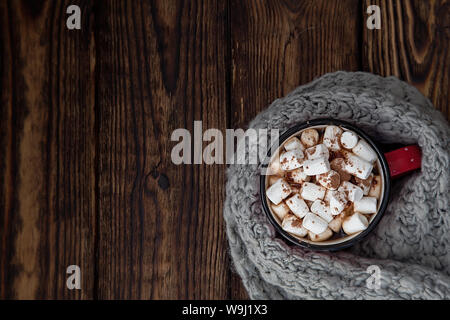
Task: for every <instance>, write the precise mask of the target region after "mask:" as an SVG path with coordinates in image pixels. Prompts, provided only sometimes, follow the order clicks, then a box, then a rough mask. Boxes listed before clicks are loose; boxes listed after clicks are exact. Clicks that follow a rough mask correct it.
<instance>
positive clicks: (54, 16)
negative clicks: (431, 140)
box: [0, 0, 450, 299]
mask: <svg viewBox="0 0 450 320" xmlns="http://www.w3.org/2000/svg"><path fill="white" fill-rule="evenodd" d="M70 4H77V5H79V6H80V7H81V10H82V28H81V30H68V29H67V28H66V19H67V17H68V15H67V14H66V8H67V7H68V6H69V5H70ZM369 4H378V5H380V7H381V15H382V16H381V17H382V29H381V30H368V29H367V28H366V27H365V22H366V19H367V14H366V8H367V5H369ZM449 21H450V2H449V1H445V0H439V1H421V0H414V1H408V0H404V1H403V0H398V1H393V0H387V1H380V0H373V1H367V0H348V1H342V0H339V1H330V0H320V1H318V0H315V1H312V0H311V1H235V0H228V1H202V0H197V1H181V0H180V1H134V0H133V1H125V0H123V1H119V0H111V1H88V0H86V1H81V0H75V1H67V0H65V1H42V2H41V1H24V0H21V1H19V0H10V1H6V0H2V1H0V83H1V92H0V110H1V111H0V112H1V117H0V154H1V155H2V156H1V157H0V183H1V186H0V190H1V193H0V237H1V241H0V298H41V299H54V298H60V299H96V298H98V299H131V298H132V299H164V298H170V299H239V298H247V294H246V293H245V290H244V288H243V286H242V284H241V281H240V279H239V277H238V276H237V275H236V274H235V273H234V272H233V271H232V266H231V261H230V258H229V255H228V252H227V250H228V246H227V241H226V234H225V228H224V221H223V218H222V203H223V200H224V197H225V189H224V184H225V166H224V165H213V166H211V165H205V164H203V165H178V166H177V165H174V164H173V163H172V161H171V158H170V154H171V149H172V147H173V146H174V145H175V143H173V142H171V141H170V136H171V133H172V132H173V131H174V130H175V129H177V128H186V129H188V130H189V131H191V132H193V123H194V120H202V121H203V129H204V130H206V129H208V128H217V129H219V130H221V131H222V132H224V131H225V129H226V128H245V126H246V125H247V123H248V121H249V120H251V119H252V118H253V117H254V116H255V115H256V114H257V113H258V112H260V111H261V110H263V109H264V108H266V107H267V106H268V105H269V104H270V102H272V101H273V100H274V99H276V98H278V97H281V96H283V95H285V94H286V93H288V92H289V91H290V90H292V89H294V88H295V87H296V86H298V85H300V84H304V83H307V82H309V81H311V80H312V79H314V78H315V77H317V76H320V75H321V74H323V73H326V72H331V71H336V70H349V71H354V70H364V71H370V72H374V73H377V74H381V75H396V76H398V77H400V78H402V79H404V80H406V81H408V82H410V83H411V84H413V85H415V86H416V87H417V88H418V89H419V90H420V91H421V92H423V93H424V94H425V95H426V96H428V97H429V98H430V99H431V101H432V102H433V103H434V105H435V106H436V108H438V109H439V110H441V111H442V112H443V113H444V115H445V116H446V118H447V119H448V118H450V110H449V107H448V103H449V89H450V88H449V86H450V85H449V75H450V62H449V61H450V53H449V42H450V25H449ZM72 264H75V265H79V266H80V268H81V271H82V278H81V280H82V281H81V282H82V283H81V286H82V289H81V290H68V289H67V287H66V279H67V276H68V275H67V274H66V268H67V267H68V266H69V265H72Z"/></svg>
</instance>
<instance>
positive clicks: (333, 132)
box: [323, 126, 342, 151]
mask: <svg viewBox="0 0 450 320" xmlns="http://www.w3.org/2000/svg"><path fill="white" fill-rule="evenodd" d="M341 134H342V129H341V128H339V127H337V126H328V127H326V128H325V132H324V134H323V144H324V145H326V146H327V147H328V149H330V150H332V151H338V150H340V149H341V146H340V145H339V137H340V135H341Z"/></svg>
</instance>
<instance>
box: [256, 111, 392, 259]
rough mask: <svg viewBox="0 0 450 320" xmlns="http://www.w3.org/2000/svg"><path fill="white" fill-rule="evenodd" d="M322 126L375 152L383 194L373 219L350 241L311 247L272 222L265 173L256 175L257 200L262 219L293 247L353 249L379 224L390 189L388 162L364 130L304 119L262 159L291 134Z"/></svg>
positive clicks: (332, 121) (338, 122) (339, 122)
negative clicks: (350, 133) (345, 132)
mask: <svg viewBox="0 0 450 320" xmlns="http://www.w3.org/2000/svg"><path fill="white" fill-rule="evenodd" d="M322 125H337V126H340V127H342V128H345V129H348V130H352V131H354V132H355V133H357V134H358V135H359V136H360V137H361V138H363V139H364V140H366V142H367V143H369V145H370V146H371V147H372V148H373V150H374V151H375V153H376V154H377V156H378V160H379V162H380V167H381V168H380V169H381V171H382V172H381V173H382V175H383V179H384V185H383V195H382V197H381V199H382V201H381V204H380V206H379V208H378V211H377V213H376V215H375V217H374V218H373V219H372V221H371V222H370V223H369V225H368V227H367V229H365V230H363V231H361V232H360V233H358V234H357V235H356V236H354V237H352V238H350V239H347V240H345V241H342V242H338V243H333V244H314V243H310V242H306V241H301V240H300V239H298V238H296V237H294V236H293V235H291V234H290V233H289V232H287V231H285V230H284V229H283V228H282V227H281V224H280V223H279V222H278V221H276V220H275V218H274V216H273V214H272V211H271V210H270V208H269V204H268V203H267V196H266V177H267V175H265V174H261V175H260V199H261V203H262V207H263V210H264V212H265V214H266V216H267V217H268V219H269V221H270V222H271V224H272V225H273V226H274V227H275V229H276V230H277V232H278V233H279V234H281V235H282V236H283V237H284V238H285V239H286V240H288V241H289V242H291V243H293V244H295V245H298V246H300V247H303V248H305V249H310V250H317V251H338V250H342V249H346V248H349V247H351V246H353V245H354V244H355V243H357V242H359V241H361V240H363V239H364V238H366V237H367V236H368V235H369V234H370V232H371V231H372V230H373V229H374V228H375V227H376V226H377V224H378V223H379V222H380V220H381V217H382V216H383V215H384V213H385V211H386V208H387V205H388V203H389V195H390V188H391V176H390V173H389V166H388V163H387V161H386V158H385V157H384V153H383V152H381V150H380V148H379V147H378V146H377V145H376V144H375V142H374V141H373V140H372V138H371V137H369V136H368V135H367V134H366V133H365V132H364V131H362V130H361V129H359V128H357V127H355V126H354V125H353V124H351V123H349V122H347V121H343V120H338V119H331V118H320V119H314V120H308V121H306V122H303V123H299V124H297V125H294V126H292V127H290V128H289V129H287V130H286V131H284V132H283V133H282V134H281V135H280V136H279V138H278V143H273V144H272V146H271V148H270V149H269V152H268V153H267V157H268V159H266V162H265V163H268V164H269V163H270V160H271V158H272V154H274V153H275V152H277V151H278V150H279V148H280V147H281V145H282V144H283V142H284V141H286V140H287V139H288V138H289V137H291V136H292V135H294V134H296V133H299V132H300V131H301V130H305V129H307V128H310V127H314V126H322ZM272 151H273V152H272ZM267 160H268V161H267Z"/></svg>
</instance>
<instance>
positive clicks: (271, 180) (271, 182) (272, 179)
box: [269, 176, 281, 186]
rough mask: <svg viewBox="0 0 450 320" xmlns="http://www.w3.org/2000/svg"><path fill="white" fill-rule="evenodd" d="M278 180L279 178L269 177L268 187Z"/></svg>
mask: <svg viewBox="0 0 450 320" xmlns="http://www.w3.org/2000/svg"><path fill="white" fill-rule="evenodd" d="M280 178H281V177H280V176H269V186H271V185H273V184H274V183H275V182H277V181H278V179H280Z"/></svg>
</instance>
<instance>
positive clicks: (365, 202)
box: [354, 197, 377, 213]
mask: <svg viewBox="0 0 450 320" xmlns="http://www.w3.org/2000/svg"><path fill="white" fill-rule="evenodd" d="M354 209H355V211H357V212H361V213H376V212H377V198H374V197H363V198H362V199H361V200H359V201H355V203H354Z"/></svg>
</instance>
